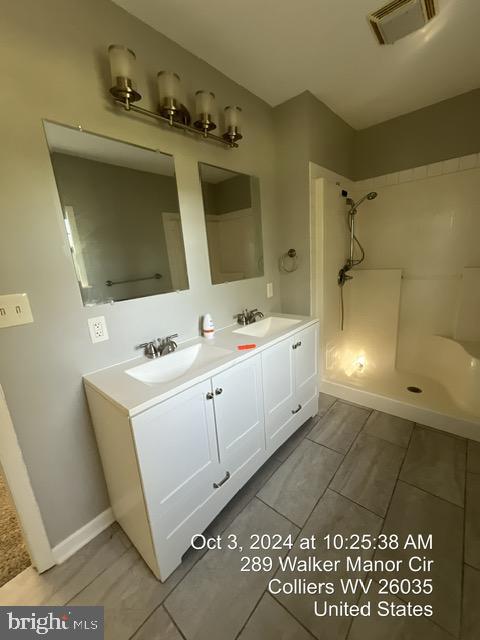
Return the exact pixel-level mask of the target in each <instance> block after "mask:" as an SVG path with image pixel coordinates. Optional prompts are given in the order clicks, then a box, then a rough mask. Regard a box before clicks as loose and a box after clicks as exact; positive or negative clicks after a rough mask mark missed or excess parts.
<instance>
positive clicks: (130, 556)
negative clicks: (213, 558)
mask: <svg viewBox="0 0 480 640" xmlns="http://www.w3.org/2000/svg"><path fill="white" fill-rule="evenodd" d="M202 555H204V554H202V552H198V551H197V552H195V551H193V550H190V551H189V552H187V554H186V555H185V557H184V560H183V562H182V564H181V565H180V567H178V569H177V570H176V571H175V572H174V573H173V574H172V575H171V576H170V577H169V578H168V579H167V580H166V581H165V582H163V583H162V582H160V581H159V580H157V579H156V578H155V576H154V575H153V573H152V572H151V571H150V569H149V568H148V567H147V565H146V564H145V563H144V561H143V559H142V558H141V557H140V555H139V554H138V553H137V551H136V550H135V549H133V548H132V549H130V550H129V551H127V552H126V553H125V554H124V555H123V556H122V557H121V558H120V559H119V560H117V562H115V563H114V564H112V566H111V567H110V568H109V569H107V571H104V572H103V573H102V574H101V575H100V576H98V578H96V579H95V580H94V581H93V582H92V583H91V584H90V585H88V586H87V587H86V588H85V589H84V590H83V591H81V592H80V593H79V594H78V595H77V596H76V597H75V598H73V600H71V602H70V603H71V604H74V605H88V604H97V605H101V606H103V607H105V631H106V634H105V638H106V640H110V639H112V640H127V639H128V638H130V636H131V635H132V634H133V633H134V632H135V631H137V629H138V628H139V627H140V626H141V624H142V623H143V622H144V621H145V620H146V619H147V618H148V616H149V615H150V614H151V613H152V611H154V609H156V608H157V607H158V605H159V604H160V603H161V602H162V601H163V600H164V598H165V597H166V596H167V595H168V594H169V593H170V591H171V590H172V589H173V588H174V587H175V586H176V585H177V584H178V582H179V581H180V580H181V579H182V578H183V577H184V576H185V574H186V573H187V572H188V571H189V569H191V567H192V565H193V564H194V563H195V562H196V561H197V560H198V559H199V558H200V557H201V556H202Z"/></svg>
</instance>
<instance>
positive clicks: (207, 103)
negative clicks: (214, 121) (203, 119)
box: [195, 91, 215, 116]
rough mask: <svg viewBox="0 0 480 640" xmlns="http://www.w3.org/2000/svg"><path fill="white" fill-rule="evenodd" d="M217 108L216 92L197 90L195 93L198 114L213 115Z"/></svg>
mask: <svg viewBox="0 0 480 640" xmlns="http://www.w3.org/2000/svg"><path fill="white" fill-rule="evenodd" d="M214 109H215V94H214V93H212V92H211V91H197V93H196V94H195V112H196V114H197V116H202V115H203V114H205V113H206V114H210V115H212V114H213V112H214Z"/></svg>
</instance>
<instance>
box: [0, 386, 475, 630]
mask: <svg viewBox="0 0 480 640" xmlns="http://www.w3.org/2000/svg"><path fill="white" fill-rule="evenodd" d="M255 531H258V532H261V533H270V534H272V533H279V534H281V535H282V536H287V535H291V536H292V539H294V540H295V543H294V547H293V549H291V550H288V549H280V550H276V551H275V552H271V551H270V552H267V551H259V552H255V553H256V555H258V556H260V557H261V558H264V557H266V556H271V557H273V559H274V567H273V568H272V569H271V570H270V571H265V572H256V573H244V572H240V571H239V568H240V566H239V565H240V557H241V555H242V554H239V553H238V552H237V551H236V550H231V551H229V550H223V551H221V552H220V551H209V552H204V551H194V550H192V549H191V550H189V551H188V552H187V554H186V555H185V557H184V561H183V563H182V565H181V566H180V567H179V568H178V569H177V570H176V571H175V572H174V574H172V576H170V578H169V579H168V580H167V581H166V582H165V583H163V584H162V583H160V582H158V581H157V580H156V579H155V578H154V577H153V575H152V574H151V573H150V571H149V570H148V569H147V567H146V566H145V564H144V563H143V561H142V560H141V558H140V557H139V555H138V554H137V552H136V551H135V549H134V548H133V547H132V546H131V544H130V542H129V540H128V539H127V537H126V536H125V535H124V534H123V532H122V531H121V529H120V528H119V527H118V525H113V526H112V527H111V528H109V529H108V530H107V531H105V532H104V533H102V534H101V535H100V536H98V537H97V538H95V540H93V541H92V542H91V543H90V544H88V545H87V546H86V547H85V548H84V549H82V550H81V551H79V552H78V553H77V554H76V555H75V556H73V557H72V558H70V559H69V560H68V561H67V562H66V563H65V564H63V565H61V566H58V567H55V568H54V569H52V570H50V571H48V572H47V573H45V574H43V575H41V576H39V575H37V574H36V573H35V571H34V570H33V569H32V568H29V569H27V570H26V571H24V572H23V573H22V574H20V575H19V576H17V577H16V578H14V579H13V580H12V581H10V582H9V583H8V584H6V585H5V586H4V587H2V588H1V589H0V605H4V604H32V605H33V604H58V605H63V604H67V603H71V604H100V605H103V606H104V607H105V619H106V638H107V639H108V640H110V639H112V640H113V639H115V640H129V639H132V640H182V639H183V640H207V639H208V640H235V639H238V640H312V639H315V638H316V639H317V640H346V639H348V640H416V639H417V638H418V639H421V640H448V639H452V638H457V639H460V640H478V639H479V638H480V444H478V443H474V442H467V441H466V440H464V439H462V438H458V437H455V436H450V435H448V434H446V433H444V432H439V431H435V430H432V429H428V428H425V427H422V426H419V425H414V424H412V423H410V422H408V421H406V420H401V419H399V418H395V417H393V416H388V415H386V414H382V413H379V412H376V411H373V412H372V411H369V410H367V409H364V408H361V407H358V406H356V405H353V404H348V403H346V402H341V401H339V400H336V399H335V398H333V397H331V396H326V395H321V396H320V399H319V415H318V416H317V417H316V418H315V419H314V420H310V421H308V422H307V423H306V424H305V425H304V426H303V427H302V428H301V429H299V430H298V431H297V433H296V434H295V435H294V436H292V438H290V440H289V441H288V442H286V443H285V444H284V445H283V446H282V447H281V448H280V449H279V450H278V451H277V452H276V453H275V454H274V456H273V457H272V458H271V459H270V460H269V461H268V462H267V463H266V464H265V465H264V466H263V467H262V469H260V470H259V471H258V473H257V474H256V475H255V476H254V477H253V478H252V479H251V481H250V482H249V483H248V484H247V485H246V486H245V487H244V488H243V489H242V490H241V491H240V492H239V493H238V494H237V496H236V497H235V498H234V500H233V501H232V502H231V503H230V504H229V505H228V506H227V507H226V509H224V511H223V512H222V513H221V514H220V515H219V516H218V518H217V519H216V520H215V521H214V522H213V523H212V524H211V526H210V527H209V529H208V531H207V533H208V535H218V534H221V535H222V538H223V539H224V540H225V539H226V537H227V536H228V535H230V534H235V535H236V536H237V537H238V541H239V544H243V545H245V544H246V543H247V541H248V538H249V536H250V534H251V533H252V532H255ZM332 532H335V533H341V534H343V535H345V536H347V535H349V534H351V533H357V534H370V535H373V536H375V535H378V533H380V532H384V533H387V534H388V533H396V534H399V536H400V538H402V537H403V536H406V535H407V534H408V533H415V534H418V533H422V534H424V535H426V534H430V533H431V534H432V535H433V549H432V550H431V551H430V550H428V551H422V552H420V554H419V555H425V556H426V557H427V558H429V559H432V560H433V561H434V564H433V568H432V576H433V581H434V591H433V594H432V596H431V600H430V602H431V603H432V604H433V609H434V613H433V616H432V617H424V616H421V617H409V618H408V617H392V616H388V617H382V616H379V615H377V614H374V615H372V616H371V617H364V618H362V617H355V618H353V619H352V618H350V617H348V616H345V617H329V618H323V617H318V616H316V615H315V613H314V609H313V601H314V600H315V599H318V600H320V601H322V602H323V601H324V600H326V601H327V602H338V600H334V599H333V598H334V596H329V595H322V596H320V597H318V596H317V597H315V596H304V595H283V594H278V593H277V594H273V595H272V594H271V593H269V592H268V582H269V580H270V579H271V578H272V577H273V576H275V577H276V578H281V580H282V581H283V582H285V581H287V582H288V581H291V580H293V579H295V578H299V579H304V580H311V581H314V582H321V581H327V580H328V581H331V582H334V583H336V584H339V581H340V579H341V578H342V577H343V578H345V573H343V572H342V571H339V572H337V573H336V574H335V576H334V577H333V578H332V574H328V577H327V574H325V575H322V574H321V573H319V572H318V571H317V572H316V573H309V572H304V571H302V572H301V571H299V570H297V569H296V568H294V567H292V568H291V570H290V569H288V570H287V571H285V572H283V573H280V572H278V571H277V566H276V565H277V563H278V557H279V556H283V557H285V556H287V555H289V556H291V557H292V558H294V557H297V558H299V559H302V558H303V559H306V558H307V557H308V556H311V555H312V552H311V551H308V550H305V549H302V548H301V547H300V539H301V538H306V537H308V536H311V535H313V534H314V535H315V536H317V539H320V538H321V537H322V536H324V535H326V534H328V533H332ZM313 555H316V557H317V558H321V559H328V560H332V561H335V560H338V559H342V558H344V557H345V555H346V552H345V551H341V550H340V551H333V550H332V551H328V552H327V551H322V552H317V553H316V554H315V553H313ZM350 555H351V553H350ZM407 555H411V552H408V554H407V552H406V551H404V550H401V549H398V550H395V551H388V552H386V551H380V550H377V551H376V552H374V551H370V550H365V551H362V552H361V556H362V558H363V559H365V560H367V559H373V560H377V559H378V560H382V559H387V558H389V559H393V560H397V559H398V560H401V559H405V558H406V557H407ZM384 575H386V574H382V573H381V571H377V572H373V573H371V574H368V575H367V574H366V573H365V572H363V573H362V571H359V572H357V573H350V574H349V576H348V577H351V578H352V577H353V578H365V577H367V578H372V579H373V581H374V584H376V585H378V581H379V580H381V579H382V577H384ZM405 575H406V574H405V573H404V572H403V571H400V574H399V576H400V577H405ZM389 577H391V575H390V576H389ZM337 597H338V596H337ZM342 599H343V600H344V601H346V602H348V603H350V604H354V603H358V604H359V605H364V604H365V603H366V602H367V601H368V600H370V601H372V602H373V603H376V601H377V600H379V599H383V600H387V601H388V602H390V603H392V606H393V605H395V606H397V607H398V606H402V605H403V604H404V603H405V602H407V601H411V602H412V604H415V603H418V602H421V601H422V598H420V597H418V596H393V595H392V596H380V597H379V596H378V595H375V594H371V595H369V596H368V598H367V596H365V595H362V597H360V596H359V595H356V596H352V595H345V596H342ZM423 602H426V601H425V597H424V598H423Z"/></svg>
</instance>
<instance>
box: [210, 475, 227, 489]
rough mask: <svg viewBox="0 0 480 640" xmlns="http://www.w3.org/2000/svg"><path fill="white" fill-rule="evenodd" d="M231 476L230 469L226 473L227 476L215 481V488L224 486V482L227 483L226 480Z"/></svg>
mask: <svg viewBox="0 0 480 640" xmlns="http://www.w3.org/2000/svg"><path fill="white" fill-rule="evenodd" d="M229 478H230V471H227V473H226V474H225V477H224V478H222V480H220V482H214V483H213V488H214V489H220V487H221V486H222V484H225V482H226V481H227V480H228V479H229Z"/></svg>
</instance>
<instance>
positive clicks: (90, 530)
mask: <svg viewBox="0 0 480 640" xmlns="http://www.w3.org/2000/svg"><path fill="white" fill-rule="evenodd" d="M114 521H115V518H114V516H113V511H112V510H111V509H110V508H108V509H105V511H103V512H102V513H100V514H99V515H98V516H97V517H96V518H94V519H93V520H90V522H87V524H86V525H84V526H83V527H81V529H78V531H75V533H72V535H71V536H68V538H65V540H62V542H59V543H58V544H57V545H56V546H55V547H54V548H53V549H52V553H53V557H54V560H55V562H56V563H57V564H62V562H65V560H67V559H68V558H70V556H73V554H74V553H76V552H77V551H79V549H81V548H82V547H84V546H85V545H86V544H87V543H88V542H90V540H93V538H95V537H96V536H98V534H99V533H102V531H104V530H105V529H106V528H107V527H109V526H110V525H111V524H113V522H114Z"/></svg>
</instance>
